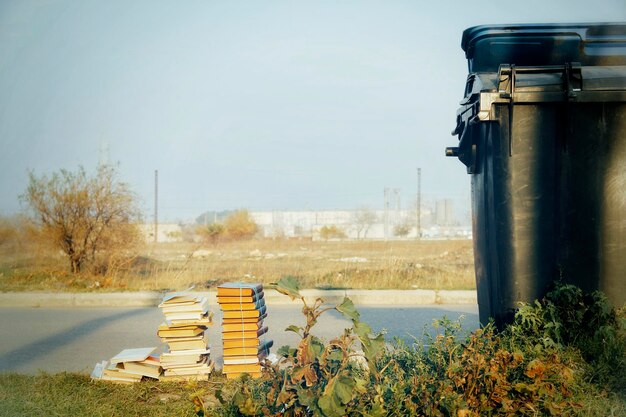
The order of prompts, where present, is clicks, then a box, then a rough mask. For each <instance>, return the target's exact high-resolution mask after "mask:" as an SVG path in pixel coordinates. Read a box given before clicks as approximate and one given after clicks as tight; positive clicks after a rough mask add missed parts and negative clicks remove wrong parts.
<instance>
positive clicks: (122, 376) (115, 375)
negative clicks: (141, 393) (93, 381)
mask: <svg viewBox="0 0 626 417" xmlns="http://www.w3.org/2000/svg"><path fill="white" fill-rule="evenodd" d="M141 378H142V376H141V375H137V374H132V373H128V372H125V371H124V369H123V368H122V364H121V363H120V364H115V363H109V364H108V365H107V366H106V367H105V368H104V371H103V372H102V377H101V378H100V379H102V380H104V381H113V382H121V383H135V382H139V381H141Z"/></svg>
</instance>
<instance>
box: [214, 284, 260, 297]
mask: <svg viewBox="0 0 626 417" xmlns="http://www.w3.org/2000/svg"><path fill="white" fill-rule="evenodd" d="M262 291H263V284H251V283H246V282H226V283H224V284H222V285H219V286H218V287H217V296H218V297H223V296H226V297H244V296H245V297H252V296H254V295H255V294H260V293H261V292H262Z"/></svg>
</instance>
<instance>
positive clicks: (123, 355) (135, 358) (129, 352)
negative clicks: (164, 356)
mask: <svg viewBox="0 0 626 417" xmlns="http://www.w3.org/2000/svg"><path fill="white" fill-rule="evenodd" d="M155 350H156V347H145V348H135V349H124V350H123V351H121V352H120V353H118V354H117V355H115V356H113V357H112V358H111V360H110V362H111V363H112V364H115V363H120V362H139V361H145V360H146V359H147V358H148V356H150V354H151V353H152V352H154V351H155Z"/></svg>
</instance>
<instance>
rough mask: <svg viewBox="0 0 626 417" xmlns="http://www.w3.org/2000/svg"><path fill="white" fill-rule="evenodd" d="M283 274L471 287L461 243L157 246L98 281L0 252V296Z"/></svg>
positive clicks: (22, 250)
mask: <svg viewBox="0 0 626 417" xmlns="http://www.w3.org/2000/svg"><path fill="white" fill-rule="evenodd" d="M283 276H294V277H297V278H298V280H299V281H300V284H301V286H302V288H325V289H329V288H359V289H390V288H392V289H416V288H420V289H473V288H475V282H474V266H473V255H472V243H471V241H469V240H422V241H414V240H396V241H388V242H384V241H310V240H287V239H277V240H271V239H265V240H261V239H254V240H247V241H238V242H223V243H218V244H216V245H208V246H207V245H197V244H193V243H158V244H150V245H146V247H145V248H143V250H142V251H141V253H140V255H139V256H136V257H134V258H133V259H132V263H130V264H129V265H128V267H127V268H120V269H118V270H114V271H110V272H109V273H107V274H105V275H94V274H88V273H83V274H80V275H72V274H70V273H69V272H68V266H67V262H66V260H65V258H64V257H63V256H62V255H61V254H59V253H57V252H53V251H49V250H46V249H44V248H41V247H36V246H28V245H26V246H24V245H22V246H14V247H11V248H4V249H1V250H0V291H94V290H101V291H102V290H106V291H118V290H163V289H182V288H188V287H189V286H191V285H195V286H196V288H199V289H202V288H211V287H213V286H215V285H217V284H219V283H221V282H225V281H237V280H239V281H258V282H263V283H270V282H275V281H277V280H278V279H280V278H281V277H283Z"/></svg>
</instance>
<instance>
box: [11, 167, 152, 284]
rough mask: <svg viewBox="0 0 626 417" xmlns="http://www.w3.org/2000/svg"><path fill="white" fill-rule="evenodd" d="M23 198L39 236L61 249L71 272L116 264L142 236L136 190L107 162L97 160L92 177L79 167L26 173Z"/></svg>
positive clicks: (114, 266)
mask: <svg viewBox="0 0 626 417" xmlns="http://www.w3.org/2000/svg"><path fill="white" fill-rule="evenodd" d="M22 198H23V199H24V201H25V202H26V203H27V204H28V206H29V207H30V209H31V211H32V221H33V223H34V224H35V226H36V229H37V231H38V233H39V235H40V238H41V239H42V240H43V241H46V242H48V243H49V244H50V245H52V246H53V247H55V248H57V249H60V250H61V251H62V252H63V253H64V254H65V255H66V257H67V261H68V262H69V266H70V271H71V272H72V273H75V274H76V273H79V272H81V271H82V270H83V268H84V267H85V266H89V267H91V271H92V272H94V273H104V272H106V271H109V270H110V269H112V268H117V267H119V266H120V265H122V264H124V263H125V262H126V261H127V259H128V251H130V250H133V249H134V248H135V247H136V246H137V244H138V243H139V242H140V241H141V234H140V232H139V230H138V229H137V226H136V225H137V222H138V220H139V210H138V208H137V207H136V204H135V195H134V194H133V193H132V191H130V189H129V188H128V185H127V184H126V183H123V182H120V181H118V180H117V178H116V172H115V170H114V169H113V168H111V167H108V166H100V167H99V168H98V170H97V172H96V174H95V175H94V176H93V177H90V176H88V175H87V173H86V172H85V170H84V169H83V168H80V169H78V171H77V172H71V171H67V170H61V171H59V172H57V173H54V174H52V176H50V177H48V176H46V175H43V176H41V177H37V176H35V174H33V173H31V174H30V182H29V185H28V188H27V190H26V192H25V194H24V195H23V196H22Z"/></svg>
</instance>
